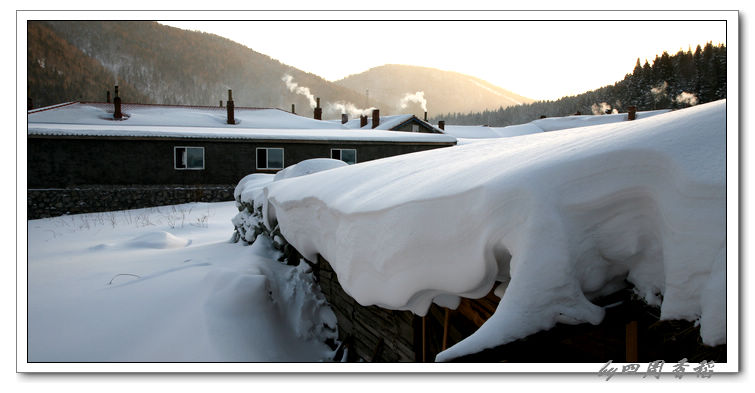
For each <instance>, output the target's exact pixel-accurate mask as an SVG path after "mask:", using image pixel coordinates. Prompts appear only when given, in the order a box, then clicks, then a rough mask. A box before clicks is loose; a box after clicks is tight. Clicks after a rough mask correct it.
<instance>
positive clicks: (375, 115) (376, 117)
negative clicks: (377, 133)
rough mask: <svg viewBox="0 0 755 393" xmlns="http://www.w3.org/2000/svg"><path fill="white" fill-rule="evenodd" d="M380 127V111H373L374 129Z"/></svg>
mask: <svg viewBox="0 0 755 393" xmlns="http://www.w3.org/2000/svg"><path fill="white" fill-rule="evenodd" d="M379 125H380V109H373V110H372V128H377V126H379Z"/></svg>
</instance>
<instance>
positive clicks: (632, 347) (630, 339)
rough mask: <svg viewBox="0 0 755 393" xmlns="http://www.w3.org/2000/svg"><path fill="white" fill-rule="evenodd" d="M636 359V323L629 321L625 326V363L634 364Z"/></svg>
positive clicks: (637, 357)
mask: <svg viewBox="0 0 755 393" xmlns="http://www.w3.org/2000/svg"><path fill="white" fill-rule="evenodd" d="M638 359H639V356H638V353H637V321H631V322H629V323H628V324H627V325H626V361H627V363H636V362H637V361H638Z"/></svg>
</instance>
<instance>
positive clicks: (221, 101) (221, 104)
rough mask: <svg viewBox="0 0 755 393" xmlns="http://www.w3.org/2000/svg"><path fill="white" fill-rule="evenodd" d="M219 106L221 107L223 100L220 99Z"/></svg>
mask: <svg viewBox="0 0 755 393" xmlns="http://www.w3.org/2000/svg"><path fill="white" fill-rule="evenodd" d="M220 107H221V108H222V107H223V100H220Z"/></svg>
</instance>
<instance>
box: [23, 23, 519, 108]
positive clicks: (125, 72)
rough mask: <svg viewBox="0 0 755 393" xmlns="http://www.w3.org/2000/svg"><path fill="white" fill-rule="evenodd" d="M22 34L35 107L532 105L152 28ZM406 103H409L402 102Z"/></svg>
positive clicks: (414, 75) (391, 71)
mask: <svg viewBox="0 0 755 393" xmlns="http://www.w3.org/2000/svg"><path fill="white" fill-rule="evenodd" d="M27 32H28V33H27V35H28V37H29V44H28V46H27V71H28V91H29V96H30V97H31V98H32V99H33V102H34V106H36V107H39V106H45V105H53V104H57V103H60V102H65V101H72V100H83V101H104V100H105V92H106V90H108V89H110V90H112V88H113V85H115V84H118V85H119V86H120V95H121V97H122V99H123V101H124V102H137V103H156V104H178V105H211V106H215V105H219V103H220V101H221V100H222V101H223V102H225V101H226V100H227V99H228V97H227V90H228V89H231V90H233V99H234V103H235V105H236V106H248V107H275V108H280V109H284V110H291V105H292V104H294V105H295V111H296V113H298V114H301V115H303V116H312V115H313V110H312V107H313V106H314V104H315V98H318V97H319V98H320V101H321V106H322V107H323V115H324V117H325V118H340V114H341V113H343V112H346V113H349V114H350V117H352V118H353V117H355V116H358V115H359V114H360V113H362V111H363V110H365V109H368V108H372V107H375V108H378V109H380V110H381V114H385V115H389V114H397V113H413V114H415V115H417V116H422V112H423V110H422V106H421V104H420V102H421V98H423V97H422V96H423V95H424V99H425V100H426V103H427V105H428V109H429V111H431V113H434V114H439V113H446V112H469V111H473V110H484V109H486V108H492V109H497V108H499V107H507V106H510V105H516V104H518V103H526V102H531V101H532V100H529V99H527V98H525V97H521V96H519V95H517V94H515V93H512V92H509V91H507V90H504V89H502V88H500V87H498V86H495V85H492V84H490V83H488V82H485V81H483V80H481V79H478V78H474V77H471V76H468V75H463V74H459V73H455V72H449V71H441V70H436V69H432V68H426V67H414V66H399V65H386V66H380V67H375V68H373V69H370V70H368V71H365V72H363V73H361V74H357V75H351V76H349V77H347V78H344V79H342V80H340V81H337V82H329V81H327V80H325V79H323V78H321V77H319V76H317V75H314V74H311V73H307V72H305V71H302V70H299V69H297V68H294V67H291V66H288V65H286V64H283V63H281V62H279V61H278V60H275V59H273V58H271V57H269V56H267V55H264V54H261V53H258V52H255V51H254V50H252V49H250V48H247V47H246V46H243V45H241V44H238V43H236V42H233V41H231V40H229V39H226V38H223V37H220V36H217V35H214V34H208V33H202V32H197V31H188V30H182V29H178V28H175V27H170V26H165V25H161V24H159V23H157V22H148V21H30V22H28V25H27ZM62 48H65V49H64V50H63V49H62ZM49 65H54V67H53V68H54V70H53V69H52V68H51V67H49ZM367 90H369V93H367ZM418 92H421V93H422V94H416V93H418ZM408 94H412V95H415V96H414V97H410V99H408V100H407V99H405V98H406V96H407V95H408ZM402 99H405V100H404V103H405V104H406V105H404V106H403V107H402V105H401V104H402ZM412 99H413V100H412Z"/></svg>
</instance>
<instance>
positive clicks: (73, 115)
mask: <svg viewBox="0 0 755 393" xmlns="http://www.w3.org/2000/svg"><path fill="white" fill-rule="evenodd" d="M121 111H122V112H123V113H124V114H126V115H128V118H127V119H125V120H120V121H117V124H118V125H123V126H174V127H212V128H229V129H237V128H264V129H274V128H285V129H346V127H343V126H341V125H340V124H333V123H331V122H324V121H320V120H315V119H311V118H307V117H303V116H299V115H295V114H293V113H290V112H286V111H283V110H280V109H274V108H242V107H236V108H235V109H234V119H235V120H236V124H227V108H225V107H220V106H217V107H210V106H177V105H144V104H124V105H123V106H122V107H121ZM27 120H28V122H29V123H51V124H87V125H113V124H115V123H116V122H115V121H113V104H106V103H83V102H73V103H69V104H63V105H55V106H52V107H46V108H40V109H35V110H31V111H29V112H28V115H27Z"/></svg>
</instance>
